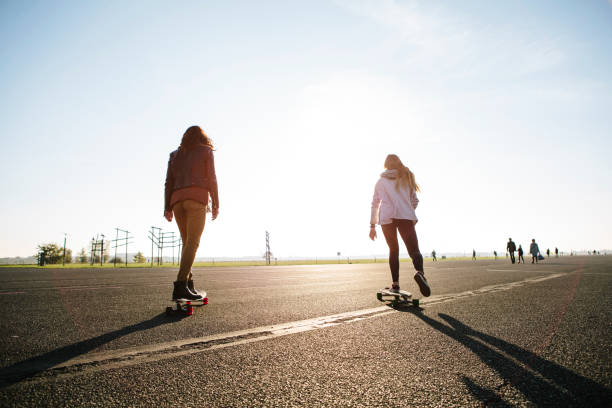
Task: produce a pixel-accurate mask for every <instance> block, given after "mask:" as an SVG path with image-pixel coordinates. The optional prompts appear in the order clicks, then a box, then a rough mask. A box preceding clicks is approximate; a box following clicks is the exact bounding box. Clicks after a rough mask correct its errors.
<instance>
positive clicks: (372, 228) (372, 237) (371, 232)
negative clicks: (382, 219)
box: [370, 227, 376, 241]
mask: <svg viewBox="0 0 612 408" xmlns="http://www.w3.org/2000/svg"><path fill="white" fill-rule="evenodd" d="M370 239H371V240H372V241H374V240H375V239H376V228H375V227H370Z"/></svg>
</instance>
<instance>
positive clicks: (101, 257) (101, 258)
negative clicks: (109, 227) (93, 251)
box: [100, 234, 104, 266]
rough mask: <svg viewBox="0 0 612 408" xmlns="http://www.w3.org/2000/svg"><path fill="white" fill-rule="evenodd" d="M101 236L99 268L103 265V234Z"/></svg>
mask: <svg viewBox="0 0 612 408" xmlns="http://www.w3.org/2000/svg"><path fill="white" fill-rule="evenodd" d="M101 235H102V245H101V246H100V266H102V264H103V263H104V234H101Z"/></svg>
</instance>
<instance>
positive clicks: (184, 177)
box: [164, 126, 219, 300]
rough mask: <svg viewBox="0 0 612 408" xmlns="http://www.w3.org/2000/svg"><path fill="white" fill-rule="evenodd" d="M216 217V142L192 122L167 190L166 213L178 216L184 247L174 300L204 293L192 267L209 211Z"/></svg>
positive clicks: (170, 171)
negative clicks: (213, 143)
mask: <svg viewBox="0 0 612 408" xmlns="http://www.w3.org/2000/svg"><path fill="white" fill-rule="evenodd" d="M209 196H210V202H211V203H212V205H211V206H212V208H211V209H209V208H208V203H209ZM207 211H211V212H212V219H213V220H214V219H216V218H217V215H218V214H219V193H218V188H217V176H216V173H215V160H214V156H213V145H212V142H211V140H210V138H209V137H208V136H207V135H206V133H204V131H203V130H202V129H201V128H200V127H199V126H191V127H190V128H188V129H187V131H185V133H184V134H183V138H182V140H181V145H180V146H179V148H178V149H177V150H175V151H173V152H172V153H170V159H169V160H168V170H167V172H166V185H165V194H164V217H165V218H166V219H167V220H168V222H172V218H173V215H174V218H175V219H176V224H177V225H178V228H179V231H180V234H181V239H182V241H183V249H182V251H181V265H180V267H179V271H178V275H177V277H176V281H175V282H174V290H173V292H172V299H173V300H179V299H183V300H201V299H203V297H204V295H205V292H204V294H202V293H198V291H197V290H195V288H194V284H193V276H192V273H191V267H192V266H193V261H194V259H195V254H196V251H197V250H198V246H199V245H200V238H201V236H202V232H203V231H204V224H205V222H206V212H207Z"/></svg>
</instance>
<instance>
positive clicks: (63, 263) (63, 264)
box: [62, 232, 67, 266]
mask: <svg viewBox="0 0 612 408" xmlns="http://www.w3.org/2000/svg"><path fill="white" fill-rule="evenodd" d="M66 235H67V234H66V233H65V232H64V256H63V257H62V266H65V265H66Z"/></svg>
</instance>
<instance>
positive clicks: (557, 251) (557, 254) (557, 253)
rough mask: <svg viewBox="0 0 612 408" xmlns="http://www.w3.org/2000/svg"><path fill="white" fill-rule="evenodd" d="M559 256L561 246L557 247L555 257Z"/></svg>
mask: <svg viewBox="0 0 612 408" xmlns="http://www.w3.org/2000/svg"><path fill="white" fill-rule="evenodd" d="M558 257H559V248H557V247H555V258H558Z"/></svg>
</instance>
